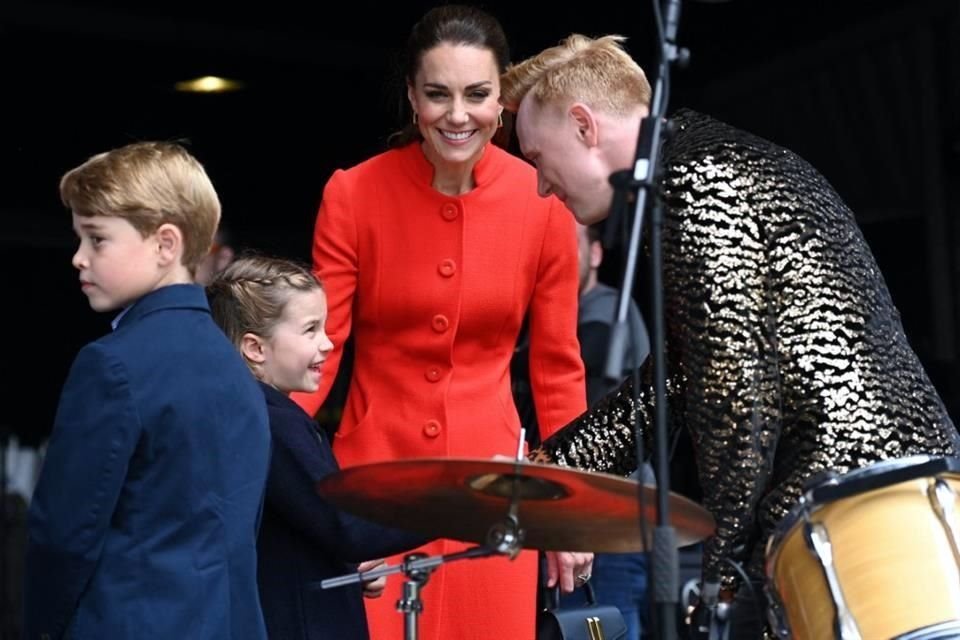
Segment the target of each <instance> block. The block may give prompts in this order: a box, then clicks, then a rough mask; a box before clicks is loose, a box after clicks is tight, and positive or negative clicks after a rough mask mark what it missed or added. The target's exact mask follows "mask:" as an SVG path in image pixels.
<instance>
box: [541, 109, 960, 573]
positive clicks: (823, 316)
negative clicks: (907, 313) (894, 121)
mask: <svg viewBox="0 0 960 640" xmlns="http://www.w3.org/2000/svg"><path fill="white" fill-rule="evenodd" d="M673 120H674V123H675V125H676V126H677V130H676V132H675V135H674V137H673V138H672V140H670V141H669V142H668V143H667V144H666V145H665V146H664V150H663V157H664V168H665V170H664V182H663V190H664V198H665V210H664V228H663V248H664V289H665V290H664V297H665V305H666V307H665V313H666V337H667V366H668V380H667V398H668V402H669V408H668V415H669V422H670V425H669V427H670V428H671V429H676V428H685V429H687V430H688V431H689V434H690V436H691V438H692V441H693V443H694V448H695V452H696V453H695V458H696V463H697V471H698V473H699V480H700V485H701V487H702V489H703V502H704V506H705V507H706V508H707V509H708V510H709V511H710V512H711V513H712V514H713V515H714V517H715V519H716V523H717V529H716V533H715V535H714V536H713V537H712V538H710V539H709V540H707V541H706V544H705V547H704V579H705V580H707V581H711V582H713V581H717V580H719V581H721V582H722V583H723V584H724V585H725V586H728V587H730V586H733V584H734V582H735V580H734V577H733V576H734V575H735V572H734V571H733V570H732V568H731V567H730V566H729V564H728V563H726V562H725V559H727V558H729V559H732V560H735V561H739V562H743V563H745V564H746V565H747V568H748V572H749V573H750V574H751V575H752V576H753V577H757V578H760V577H761V576H762V562H763V548H764V543H765V542H766V540H767V538H768V536H769V534H770V533H771V532H772V531H773V529H774V528H775V526H776V524H777V523H778V521H780V520H781V518H782V517H783V516H784V515H785V514H786V513H787V511H788V510H789V509H790V507H791V506H792V505H794V504H795V502H796V500H797V499H798V497H799V496H800V494H801V493H802V486H803V484H804V481H805V480H807V479H808V478H809V477H810V476H811V475H813V474H815V473H817V472H820V471H825V470H833V471H836V472H839V473H844V472H846V471H848V470H851V469H854V468H858V467H862V466H864V465H867V464H869V463H871V462H874V461H879V460H884V459H889V458H898V457H902V456H907V455H913V454H920V453H927V454H949V455H955V454H956V453H957V452H958V450H960V440H958V435H957V432H956V430H955V428H954V426H953V424H952V422H951V421H950V418H949V417H948V415H947V413H946V410H945V408H944V406H943V403H942V402H941V400H940V398H939V397H938V395H937V393H936V391H935V389H934V387H933V385H932V384H931V383H930V380H929V379H928V378H927V375H926V373H925V372H924V370H923V367H922V366H921V364H920V362H919V360H918V359H917V356H916V354H915V353H914V352H913V350H912V349H911V348H910V345H909V344H908V342H907V339H906V337H905V335H904V332H903V327H902V325H901V322H900V317H899V313H898V312H897V310H896V308H895V307H894V305H893V302H892V300H891V298H890V294H889V292H888V290H887V287H886V285H885V283H884V281H883V278H882V276H881V274H880V271H879V269H878V268H877V264H876V262H875V261H874V258H873V256H872V254H871V252H870V249H869V248H868V247H867V244H866V242H865V241H864V238H863V235H862V234H861V232H860V230H859V229H858V227H857V225H856V222H855V221H854V216H853V213H852V212H851V211H850V209H849V208H848V207H847V206H846V205H845V204H844V203H843V201H842V200H841V199H840V197H839V196H838V195H837V194H836V193H835V192H834V190H833V189H832V188H831V186H830V185H829V184H828V183H827V181H826V179H824V178H823V177H822V176H821V175H820V174H819V173H818V172H817V171H816V170H815V169H813V167H811V166H810V165H809V164H808V163H807V162H805V161H804V160H802V159H801V158H800V157H798V156H797V155H795V154H793V153H791V152H790V151H787V150H785V149H783V148H780V147H778V146H776V145H773V144H771V143H769V142H767V141H765V140H762V139H760V138H758V137H756V136H753V135H750V134H747V133H744V132H742V131H739V130H737V129H734V128H732V127H730V126H728V125H725V124H723V123H720V122H718V121H716V120H714V119H711V118H709V117H707V116H703V115H701V114H698V113H694V112H691V111H686V110H684V111H681V112H679V113H678V114H677V115H676V116H675V118H674V119H673ZM647 365H648V366H647V368H646V369H645V370H643V371H642V372H641V381H642V382H641V385H640V388H639V389H638V391H639V398H640V402H639V404H638V406H637V407H636V408H637V412H636V413H637V416H638V421H639V423H640V431H641V433H643V439H644V440H649V436H650V434H651V432H652V428H648V426H650V427H652V418H653V415H654V413H653V401H652V400H653V386H652V381H651V378H650V376H651V373H652V371H651V369H652V368H651V367H650V366H649V361H648V363H647ZM632 387H633V384H632V381H631V380H629V379H628V380H627V382H625V383H624V384H623V385H622V386H621V387H620V388H619V389H618V390H616V391H614V392H612V393H611V394H610V395H609V396H607V397H606V398H605V399H604V400H603V401H601V402H600V403H599V404H598V405H597V406H596V407H594V408H593V409H592V410H590V411H588V412H587V413H585V414H584V415H582V416H581V417H580V418H578V419H576V420H575V421H574V422H572V423H571V424H569V425H567V426H566V427H564V428H563V429H562V430H561V431H559V432H558V433H556V434H555V435H553V436H552V437H550V438H549V439H547V440H546V441H545V442H544V443H543V444H542V446H541V448H540V449H538V450H535V451H534V452H532V454H531V457H532V458H533V459H535V460H540V461H545V462H553V463H556V464H560V465H567V466H571V467H577V468H580V469H586V470H595V471H603V472H608V473H616V474H622V475H627V474H629V473H630V472H631V471H633V470H634V469H635V468H636V455H635V448H634V442H635V440H634V435H633V425H632V421H631V415H632V413H633V412H632V411H631V408H632V406H633V399H632V398H633V393H632ZM645 450H646V451H650V443H649V442H647V443H646V448H645Z"/></svg>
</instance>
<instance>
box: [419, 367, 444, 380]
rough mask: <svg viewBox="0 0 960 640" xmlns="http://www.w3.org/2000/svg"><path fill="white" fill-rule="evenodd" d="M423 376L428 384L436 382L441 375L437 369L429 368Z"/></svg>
mask: <svg viewBox="0 0 960 640" xmlns="http://www.w3.org/2000/svg"><path fill="white" fill-rule="evenodd" d="M423 375H424V377H425V378H426V379H427V380H429V381H430V382H437V381H438V380H439V379H440V377H441V375H442V374H441V373H440V369H439V368H438V367H430V368H429V369H427V371H426V372H425V373H424V374H423Z"/></svg>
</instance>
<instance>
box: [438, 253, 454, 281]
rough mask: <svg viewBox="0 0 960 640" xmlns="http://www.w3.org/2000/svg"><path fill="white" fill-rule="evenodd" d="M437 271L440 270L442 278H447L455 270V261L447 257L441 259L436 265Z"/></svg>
mask: <svg viewBox="0 0 960 640" xmlns="http://www.w3.org/2000/svg"><path fill="white" fill-rule="evenodd" d="M437 271H439V272H440V275H442V276H443V277H444V278H449V277H450V276H452V275H453V274H455V273H456V272H457V263H456V262H454V261H453V260H451V259H450V258H447V259H446V260H441V261H440V264H439V265H438V266H437Z"/></svg>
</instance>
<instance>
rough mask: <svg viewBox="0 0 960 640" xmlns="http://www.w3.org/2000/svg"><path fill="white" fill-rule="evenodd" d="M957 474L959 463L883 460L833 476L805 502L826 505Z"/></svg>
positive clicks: (954, 460)
mask: <svg viewBox="0 0 960 640" xmlns="http://www.w3.org/2000/svg"><path fill="white" fill-rule="evenodd" d="M958 472H960V459H958V458H946V457H944V458H933V457H930V456H912V457H909V458H896V459H892V460H883V461H881V462H876V463H873V464H871V465H868V466H866V467H862V468H860V469H856V470H854V471H851V472H850V473H847V474H844V475H842V476H837V477H834V478H831V479H829V480H827V481H825V482H824V483H823V484H820V485H818V486H815V487H813V488H811V489H810V490H808V491H807V493H806V494H805V495H807V496H809V497H808V501H809V502H813V503H814V504H818V505H819V504H826V503H829V502H833V501H835V500H839V499H841V498H848V497H850V496H854V495H859V494H862V493H867V492H869V491H873V490H875V489H882V488H884V487H889V486H892V485H895V484H900V483H901V482H909V481H910V480H916V479H917V478H924V477H929V476H936V475H938V474H941V473H958Z"/></svg>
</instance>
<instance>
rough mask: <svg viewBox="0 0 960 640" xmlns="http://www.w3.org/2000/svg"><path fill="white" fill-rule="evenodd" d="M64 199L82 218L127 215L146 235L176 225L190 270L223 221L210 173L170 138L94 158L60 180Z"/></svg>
mask: <svg viewBox="0 0 960 640" xmlns="http://www.w3.org/2000/svg"><path fill="white" fill-rule="evenodd" d="M60 199H61V200H63V204H64V205H66V206H67V207H69V208H70V209H71V210H72V211H73V213H75V214H76V215H78V216H82V217H93V216H109V217H116V218H124V219H125V220H127V221H128V222H130V224H132V225H133V226H134V228H136V229H137V231H139V232H140V234H141V235H142V236H144V237H146V236H148V235H149V234H151V233H153V232H154V231H156V230H157V229H158V228H159V227H160V226H161V225H163V224H166V223H170V224H173V225H175V226H176V227H178V228H179V229H180V232H181V233H182V234H183V258H182V262H183V265H184V266H185V267H187V269H189V270H190V273H191V274H192V273H194V271H195V270H196V267H197V264H198V263H199V262H200V260H201V259H202V258H203V257H204V256H205V255H206V254H207V252H208V251H209V250H210V246H211V244H212V243H213V235H214V233H215V232H216V230H217V224H218V223H219V222H220V200H219V199H218V198H217V192H216V191H215V190H214V188H213V184H212V183H211V182H210V178H209V177H207V173H206V171H204V169H203V166H202V165H201V164H200V163H199V162H198V161H197V160H196V158H194V157H193V156H192V155H190V153H188V152H187V150H186V149H184V148H183V147H182V146H180V145H179V144H175V143H172V142H138V143H135V144H129V145H127V146H125V147H120V148H119V149H113V150H112V151H107V152H105V153H99V154H97V155H95V156H93V157H91V158H90V159H89V160H87V161H86V162H84V163H83V164H81V165H80V166H78V167H76V168H74V169H71V170H70V171H68V172H67V173H66V174H64V176H63V178H61V179H60Z"/></svg>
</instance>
